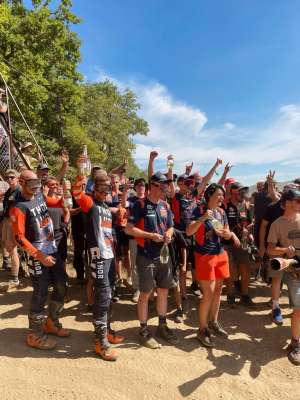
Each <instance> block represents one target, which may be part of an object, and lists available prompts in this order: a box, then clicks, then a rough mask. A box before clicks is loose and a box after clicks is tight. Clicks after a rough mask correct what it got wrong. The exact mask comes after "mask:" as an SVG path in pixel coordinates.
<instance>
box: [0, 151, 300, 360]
mask: <svg viewBox="0 0 300 400" xmlns="http://www.w3.org/2000/svg"><path fill="white" fill-rule="evenodd" d="M31 145H32V144H31V143H29V144H28V143H26V144H25V145H24V149H27V150H28V148H29V147H31ZM29 156H30V155H29V154H27V157H29ZM157 156H158V153H157V152H156V151H152V152H151V153H150V156H149V165H148V177H147V178H146V179H144V178H141V177H135V178H132V177H127V176H126V169H127V163H126V162H124V164H122V165H121V166H119V167H117V168H115V169H113V170H112V171H105V170H104V169H103V168H102V166H101V165H93V166H91V168H90V171H89V168H88V164H89V160H88V157H87V155H86V154H82V155H80V156H79V158H78V160H77V169H78V174H77V177H76V179H75V180H74V182H70V181H69V180H68V179H66V176H67V173H68V162H69V159H68V154H67V152H66V151H64V152H63V153H62V167H61V169H60V171H59V174H58V176H53V175H51V171H50V169H49V167H48V166H47V165H46V164H45V163H44V162H42V163H41V162H40V163H38V165H36V169H35V170H34V169H31V170H27V169H23V170H22V171H21V172H20V173H18V172H17V171H16V170H13V169H9V170H7V171H6V172H5V176H4V178H5V181H6V182H7V185H8V189H7V190H6V191H4V190H2V191H1V192H0V197H1V202H3V208H2V217H1V225H2V227H1V233H2V237H1V243H2V249H3V265H2V268H3V269H4V270H6V269H10V275H11V277H10V280H9V281H8V282H6V283H5V288H6V290H8V291H11V290H18V288H19V287H20V279H19V275H20V274H19V271H20V259H24V260H25V261H24V263H25V264H26V266H28V268H27V267H26V268H25V270H26V274H28V275H30V277H31V281H32V288H33V291H32V294H31V302H30V309H29V313H28V318H29V332H28V335H27V338H26V342H27V345H28V346H30V347H33V348H37V349H53V348H54V347H55V346H56V344H57V343H56V340H55V339H54V338H53V335H56V336H61V337H68V336H69V335H70V331H69V330H68V329H65V328H63V326H62V324H61V323H60V320H59V317H60V315H61V313H62V312H63V307H64V301H65V298H66V291H67V286H68V277H67V270H66V263H67V259H68V257H70V253H71V254H72V259H71V260H69V261H70V262H71V263H73V266H74V269H75V270H76V274H77V278H76V280H77V282H78V283H79V284H80V285H82V286H85V287H86V290H87V300H88V307H89V309H90V310H91V311H92V313H93V316H92V323H93V326H94V332H95V352H96V353H97V354H98V355H99V356H100V357H101V358H102V359H103V360H108V361H112V360H116V359H117V353H116V350H115V349H114V348H113V346H111V345H112V344H118V343H122V342H123V341H124V337H122V336H119V335H117V333H116V332H115V331H114V330H113V329H112V326H111V322H112V321H111V319H112V318H111V316H112V312H111V310H112V307H113V302H114V301H119V300H120V293H119V286H120V283H122V284H125V285H126V287H127V288H128V290H130V291H131V295H132V301H133V302H134V303H137V317H138V320H139V323H140V328H139V331H138V332H137V337H138V339H139V342H140V344H141V345H142V346H145V347H148V348H151V349H156V348H159V347H160V346H161V342H163V341H165V342H168V343H170V344H173V345H176V344H177V343H178V341H179V339H178V337H177V336H176V334H175V332H174V331H173V330H172V329H170V328H169V326H168V324H167V313H168V300H169V294H170V292H172V295H173V296H174V301H175V304H176V312H175V314H174V320H175V322H177V323H178V324H180V323H184V316H185V314H186V312H188V309H187V308H188V305H187V304H188V303H187V301H186V300H187V295H188V293H189V292H191V293H193V295H195V296H197V297H199V327H198V330H197V338H198V340H199V341H200V343H201V344H202V345H203V346H205V347H208V348H211V347H213V346H214V345H215V344H214V337H215V336H220V337H223V338H224V340H228V333H227V332H226V329H225V327H223V326H222V324H221V323H220V320H219V308H220V301H221V294H222V292H223V293H226V295H227V303H228V305H229V312H230V307H233V306H234V304H235V303H240V304H241V305H243V306H244V307H249V308H252V307H254V306H255V303H254V301H253V297H254V293H251V292H250V291H249V282H250V276H251V271H254V274H256V275H260V276H262V277H263V278H264V281H265V282H266V284H267V285H269V286H270V297H271V307H272V314H271V315H272V320H273V322H274V323H275V324H277V325H282V323H283V317H282V313H281V309H280V303H279V302H280V296H281V288H282V282H284V283H285V284H286V285H287V287H288V293H289V300H290V306H291V307H292V309H293V312H292V317H291V341H290V344H289V347H288V358H289V360H290V361H291V362H292V363H294V364H296V365H300V343H299V337H300V275H299V272H298V270H297V265H298V256H300V180H299V179H295V180H294V181H293V182H291V183H288V184H286V185H285V186H284V187H283V189H282V191H279V190H278V188H277V184H276V182H275V180H274V172H272V171H270V172H269V174H268V176H267V178H266V180H265V181H262V182H258V183H257V188H256V191H255V192H254V193H252V194H250V191H249V187H247V186H245V185H244V184H242V183H240V182H237V181H236V180H235V179H234V178H233V177H229V176H228V175H229V172H230V171H231V168H232V167H231V165H229V164H227V165H226V166H225V167H224V171H223V174H222V175H221V176H220V177H218V179H217V182H216V183H211V181H213V180H214V178H215V176H217V170H218V169H219V168H220V166H221V165H222V160H220V159H217V161H216V162H215V163H214V165H213V166H212V168H211V169H210V170H209V171H208V173H207V174H206V175H201V174H200V173H199V172H194V171H193V164H189V165H187V166H186V168H185V171H183V173H182V174H180V175H176V174H174V172H173V169H174V159H173V157H172V156H169V157H168V159H167V166H166V167H167V168H166V169H167V171H166V172H165V171H164V172H155V165H154V164H155V159H156V157H157ZM31 157H32V156H31ZM28 162H29V163H30V165H31V166H33V165H34V166H35V161H34V160H33V159H32V158H31V159H29V161H28ZM89 172H90V173H89ZM87 173H89V175H88V176H87ZM1 187H2V186H1ZM274 259H275V260H276V262H277V264H276V266H277V265H278V264H279V268H277V267H276V268H273V267H272V265H273V264H274V263H273V264H272V260H274ZM274 265H275V264H274ZM286 267H287V268H286ZM190 277H191V279H190ZM190 281H191V285H190V286H189V287H187V282H190ZM49 288H51V290H49ZM252 291H254V289H252ZM49 296H50V299H49V302H48V308H47V316H46V313H45V306H46V303H47V301H48V297H49ZM153 298H155V300H156V310H157V317H158V326H157V330H156V333H155V334H154V332H151V330H150V328H149V327H148V325H147V322H148V304H149V300H150V299H153ZM49 334H51V335H49Z"/></svg>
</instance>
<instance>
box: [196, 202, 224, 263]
mask: <svg viewBox="0 0 300 400" xmlns="http://www.w3.org/2000/svg"><path fill="white" fill-rule="evenodd" d="M204 213H205V209H204V207H203V204H201V205H198V206H197V208H195V209H194V211H193V215H192V220H193V221H197V220H198V219H199V218H200V217H201V216H202V215H203V214H204ZM213 218H214V219H217V220H218V221H219V222H220V223H221V224H222V225H223V226H224V227H225V226H227V225H228V221H227V216H226V213H225V211H224V210H223V209H222V208H217V209H215V210H213ZM194 250H195V252H196V253H200V254H210V255H214V254H220V253H223V252H224V247H223V244H222V238H221V237H220V236H218V235H217V234H216V232H215V230H214V228H213V225H212V222H211V219H207V220H206V221H205V222H203V223H202V224H201V225H200V227H199V229H198V230H197V232H196V234H195V247H194Z"/></svg>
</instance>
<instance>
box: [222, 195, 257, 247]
mask: <svg viewBox="0 0 300 400" xmlns="http://www.w3.org/2000/svg"><path fill="white" fill-rule="evenodd" d="M226 215H227V219H228V224H229V229H230V230H231V231H233V232H234V233H235V234H236V236H237V237H238V238H239V239H241V237H242V233H243V228H245V227H246V226H248V225H249V224H251V222H252V216H251V212H250V210H249V208H248V207H247V205H246V203H245V202H240V203H238V204H237V205H235V204H233V203H232V202H231V201H229V202H228V203H227V205H226Z"/></svg>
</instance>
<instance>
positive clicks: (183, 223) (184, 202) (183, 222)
mask: <svg viewBox="0 0 300 400" xmlns="http://www.w3.org/2000/svg"><path fill="white" fill-rule="evenodd" d="M195 207H196V202H195V200H194V198H187V197H186V196H185V195H183V194H181V193H175V196H174V197H173V198H172V199H171V209H172V212H173V215H174V227H175V228H176V229H179V230H180V231H183V232H185V230H186V227H187V225H188V224H189V222H190V220H191V216H192V213H193V210H194V208H195Z"/></svg>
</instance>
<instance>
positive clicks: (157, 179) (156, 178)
mask: <svg viewBox="0 0 300 400" xmlns="http://www.w3.org/2000/svg"><path fill="white" fill-rule="evenodd" d="M150 181H151V182H159V183H169V182H171V181H170V180H169V179H167V177H166V176H165V175H164V174H162V173H161V172H156V173H155V174H154V175H152V176H151V178H150Z"/></svg>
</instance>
